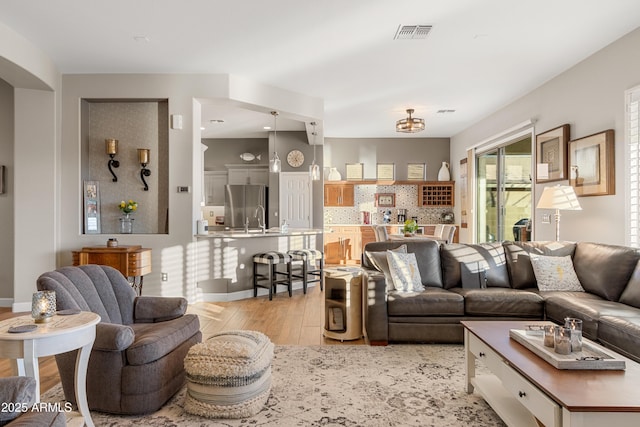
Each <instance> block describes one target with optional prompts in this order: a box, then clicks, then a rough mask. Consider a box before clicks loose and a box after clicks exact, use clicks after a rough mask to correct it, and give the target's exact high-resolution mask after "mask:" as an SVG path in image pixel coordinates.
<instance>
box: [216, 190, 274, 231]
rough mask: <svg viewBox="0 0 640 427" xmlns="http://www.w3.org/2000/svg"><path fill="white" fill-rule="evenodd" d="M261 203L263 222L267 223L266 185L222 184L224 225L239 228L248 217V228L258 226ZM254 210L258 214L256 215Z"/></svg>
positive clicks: (242, 226) (260, 215)
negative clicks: (263, 212)
mask: <svg viewBox="0 0 640 427" xmlns="http://www.w3.org/2000/svg"><path fill="white" fill-rule="evenodd" d="M259 205H261V206H262V207H264V210H265V215H264V218H265V222H266V226H267V227H268V224H269V219H268V218H269V210H268V206H267V186H266V185H225V186H224V225H225V227H230V228H236V229H241V228H244V224H245V221H246V220H247V218H248V219H249V228H258V218H260V220H261V221H262V212H261V211H259V210H258V206H259ZM256 211H257V212H258V216H257V217H256Z"/></svg>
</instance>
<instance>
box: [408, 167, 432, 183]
mask: <svg viewBox="0 0 640 427" xmlns="http://www.w3.org/2000/svg"><path fill="white" fill-rule="evenodd" d="M407 180H409V181H426V180H427V167H426V164H424V163H409V164H407Z"/></svg>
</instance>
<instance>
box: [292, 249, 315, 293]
mask: <svg viewBox="0 0 640 427" xmlns="http://www.w3.org/2000/svg"><path fill="white" fill-rule="evenodd" d="M287 254H289V255H290V256H291V258H292V259H293V262H296V261H302V269H301V270H302V271H300V273H301V274H292V276H293V277H295V278H297V279H302V289H303V292H304V293H305V294H306V293H307V285H308V284H309V283H315V282H320V290H321V291H322V290H323V288H324V285H323V283H322V274H323V273H322V272H323V265H324V254H323V253H322V251H319V250H316V249H292V250H290V251H288V252H287ZM316 262H317V263H318V265H317V266H316ZM309 276H311V279H309Z"/></svg>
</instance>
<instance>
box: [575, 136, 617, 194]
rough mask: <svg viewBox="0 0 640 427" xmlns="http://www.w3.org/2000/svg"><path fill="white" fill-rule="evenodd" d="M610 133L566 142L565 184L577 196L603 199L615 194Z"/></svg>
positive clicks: (612, 148) (612, 139)
mask: <svg viewBox="0 0 640 427" xmlns="http://www.w3.org/2000/svg"><path fill="white" fill-rule="evenodd" d="M614 155H615V154H614V131H613V129H608V130H606V131H604V132H600V133H596V134H593V135H589V136H585V137H584V138H580V139H576V140H573V141H570V142H569V169H570V178H569V183H570V184H571V185H572V186H573V187H574V190H575V192H576V195H577V196H604V195H612V194H615V192H616V185H615V158H614Z"/></svg>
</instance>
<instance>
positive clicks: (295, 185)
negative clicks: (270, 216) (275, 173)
mask: <svg viewBox="0 0 640 427" xmlns="http://www.w3.org/2000/svg"><path fill="white" fill-rule="evenodd" d="M311 193H312V190H311V180H310V178H309V173H308V172H281V173H280V222H282V221H283V220H285V219H286V220H287V223H288V224H289V227H290V228H311V224H312V218H311V200H312V194H311ZM278 225H280V224H278Z"/></svg>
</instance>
